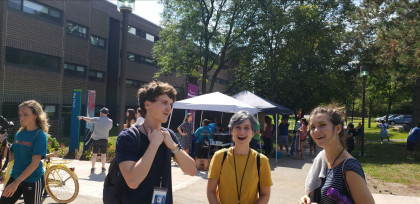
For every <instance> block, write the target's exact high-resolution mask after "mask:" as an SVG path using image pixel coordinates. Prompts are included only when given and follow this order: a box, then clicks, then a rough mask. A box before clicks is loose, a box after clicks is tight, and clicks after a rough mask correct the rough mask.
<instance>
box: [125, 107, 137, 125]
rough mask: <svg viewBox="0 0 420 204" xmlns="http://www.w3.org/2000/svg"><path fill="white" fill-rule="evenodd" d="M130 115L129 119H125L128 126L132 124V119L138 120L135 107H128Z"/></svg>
mask: <svg viewBox="0 0 420 204" xmlns="http://www.w3.org/2000/svg"><path fill="white" fill-rule="evenodd" d="M127 112H128V116H127V120H126V121H125V124H127V127H130V126H131V120H136V112H134V109H131V108H129V109H127Z"/></svg>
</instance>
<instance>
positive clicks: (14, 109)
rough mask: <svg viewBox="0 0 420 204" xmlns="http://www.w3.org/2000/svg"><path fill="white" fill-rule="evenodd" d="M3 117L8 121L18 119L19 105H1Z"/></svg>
mask: <svg viewBox="0 0 420 204" xmlns="http://www.w3.org/2000/svg"><path fill="white" fill-rule="evenodd" d="M2 109H3V110H2V114H3V117H5V118H6V119H7V120H8V121H10V119H11V118H19V103H6V102H4V103H3V108H2Z"/></svg>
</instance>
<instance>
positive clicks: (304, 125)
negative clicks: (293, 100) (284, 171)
mask: <svg viewBox="0 0 420 204" xmlns="http://www.w3.org/2000/svg"><path fill="white" fill-rule="evenodd" d="M300 123H301V124H302V126H301V127H300V128H299V130H298V131H299V150H298V159H301V160H302V159H303V142H304V141H305V140H306V133H308V121H307V120H306V119H305V118H302V119H301V120H300Z"/></svg>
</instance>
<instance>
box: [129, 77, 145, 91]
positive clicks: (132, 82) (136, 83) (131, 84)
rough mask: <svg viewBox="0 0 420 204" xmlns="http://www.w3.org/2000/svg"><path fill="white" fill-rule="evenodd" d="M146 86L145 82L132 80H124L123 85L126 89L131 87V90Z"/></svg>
mask: <svg viewBox="0 0 420 204" xmlns="http://www.w3.org/2000/svg"><path fill="white" fill-rule="evenodd" d="M145 84H147V82H145V81H137V80H133V79H126V80H125V85H126V86H127V87H132V88H136V89H138V88H140V87H141V86H143V85H145Z"/></svg>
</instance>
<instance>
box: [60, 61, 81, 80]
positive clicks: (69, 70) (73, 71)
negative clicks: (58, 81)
mask: <svg viewBox="0 0 420 204" xmlns="http://www.w3.org/2000/svg"><path fill="white" fill-rule="evenodd" d="M64 73H65V74H66V75H73V76H80V77H85V76H86V74H85V73H86V66H82V65H76V64H71V63H67V62H65V63H64Z"/></svg>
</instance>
